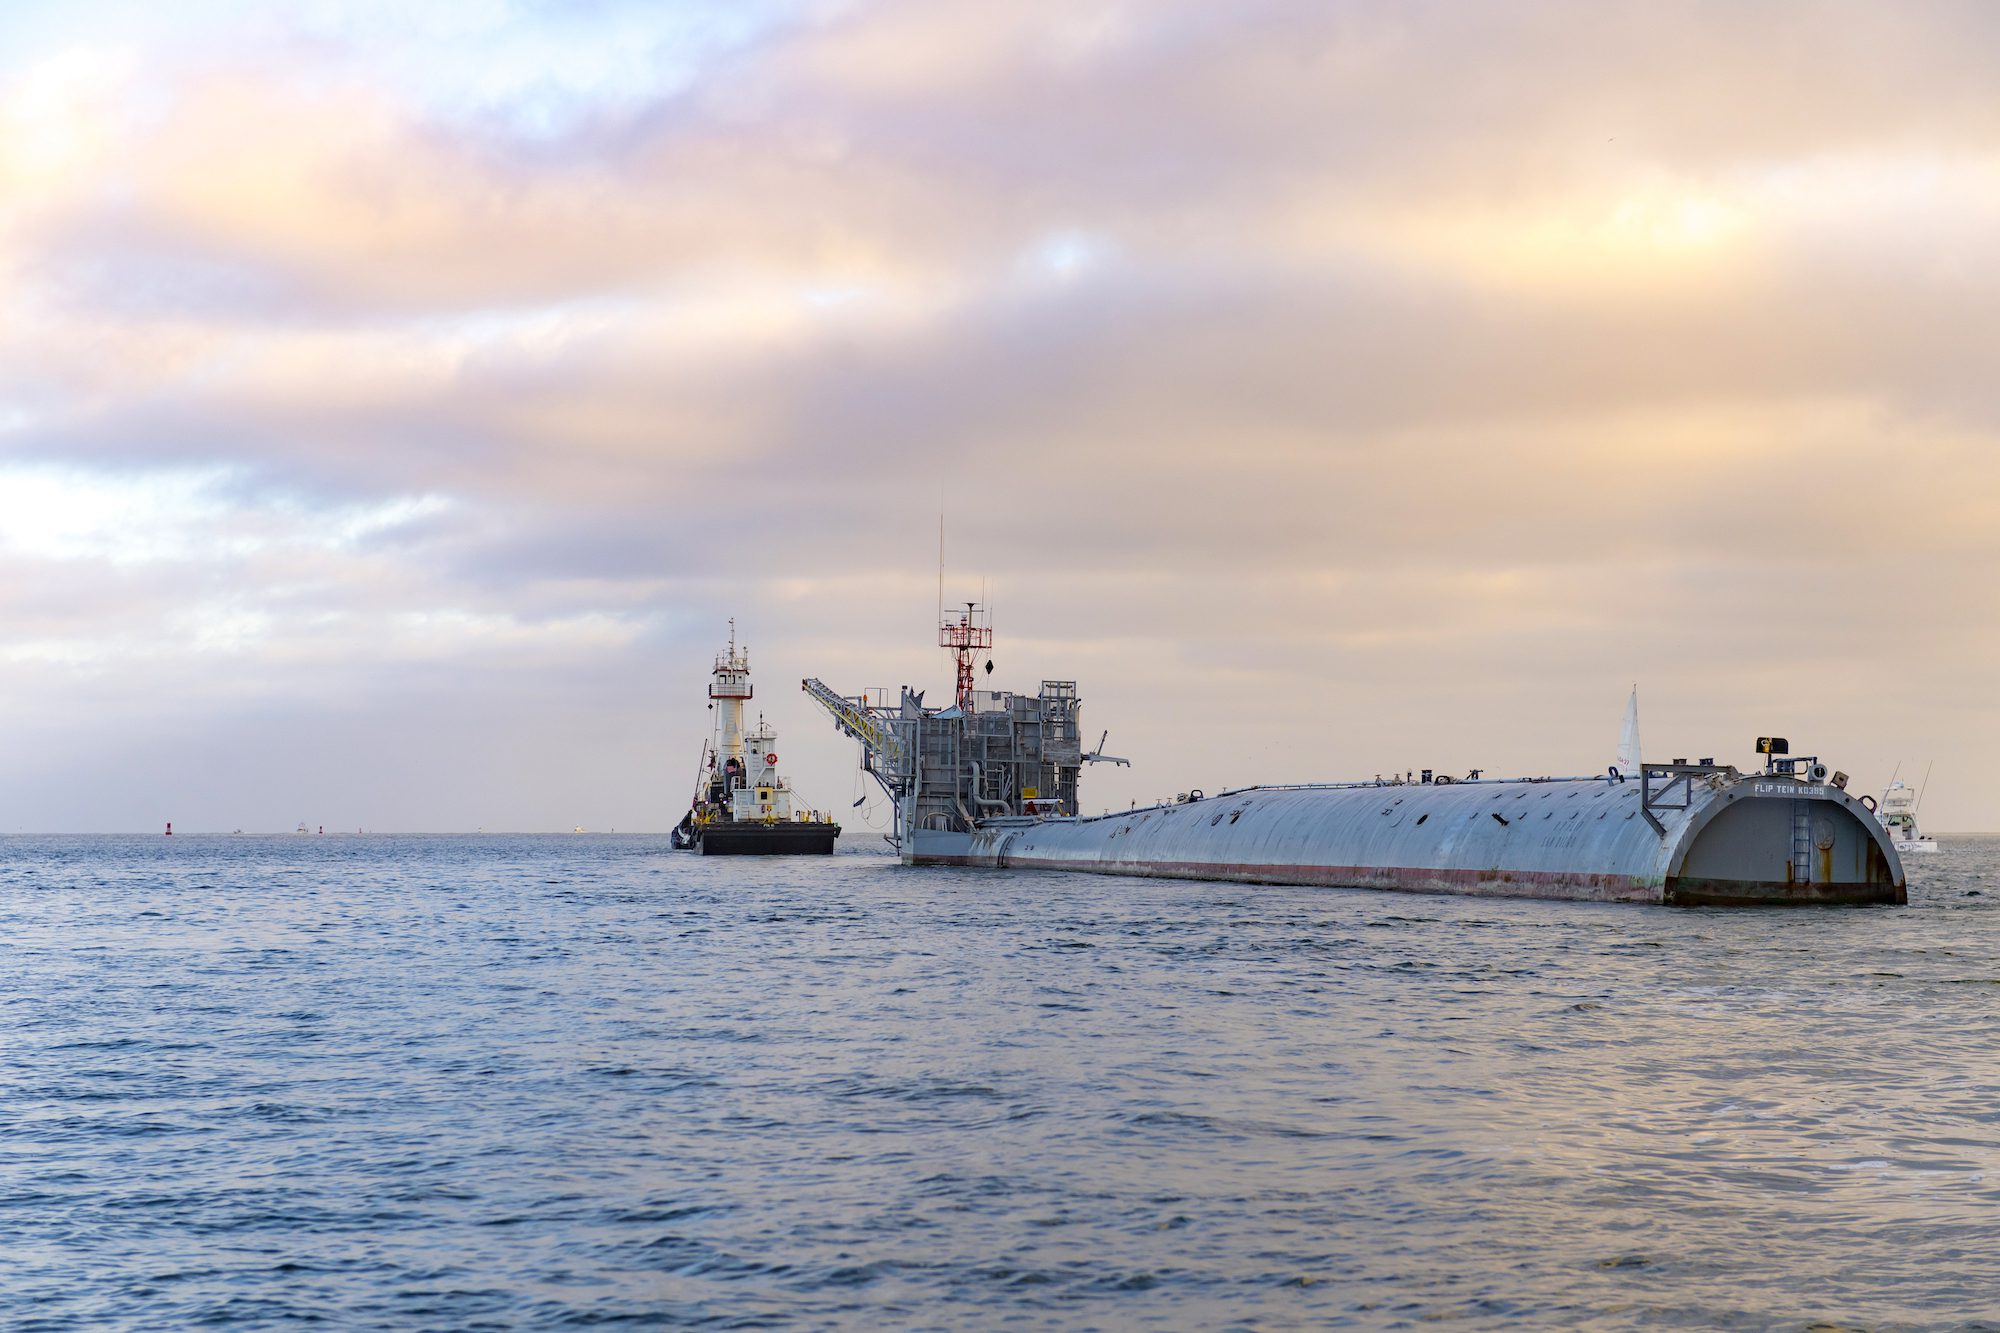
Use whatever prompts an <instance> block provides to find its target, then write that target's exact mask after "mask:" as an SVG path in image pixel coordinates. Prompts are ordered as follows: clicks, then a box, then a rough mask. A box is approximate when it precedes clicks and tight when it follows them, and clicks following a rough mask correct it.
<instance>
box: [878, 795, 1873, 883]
mask: <svg viewBox="0 0 2000 1333" xmlns="http://www.w3.org/2000/svg"><path fill="white" fill-rule="evenodd" d="M1656 786H1657V784H1656ZM1640 790H1641V784H1640V783H1639V782H1638V781H1627V782H1614V781H1607V780H1604V779H1584V780H1561V781H1548V782H1478V783H1451V784H1436V785H1432V784H1390V785H1384V786H1373V785H1369V786H1350V787H1305V788H1258V789H1253V790H1250V791H1243V792H1234V793H1227V794H1224V795H1222V796H1217V797H1213V798H1210V799H1207V800H1200V801H1192V802H1187V803H1183V804H1179V805H1168V806H1157V807H1153V808H1151V809H1147V810H1134V811H1130V812H1127V813H1124V814H1116V815H1105V816H1099V817H1097V818H1092V819H1059V820H1039V821H1029V820H995V821H992V822H990V823H987V824H984V825H982V826H980V827H979V828H977V829H976V830H974V831H973V833H972V834H971V835H970V837H966V836H965V835H963V834H960V835H955V845H953V846H951V847H949V848H947V847H946V846H945V845H944V844H943V843H942V841H941V840H940V842H939V845H938V846H936V847H927V846H926V845H925V843H926V839H925V837H924V835H923V834H922V833H919V834H918V836H917V839H916V841H915V843H914V845H913V846H912V847H911V848H910V849H909V853H910V856H911V859H913V860H917V861H953V862H958V863H960V864H967V865H985V866H996V867H1023V868H1035V869H1045V870H1079V871H1088V872H1093V873H1097V874H1111V875H1154V876H1168V877H1174V878H1188V879H1224V880H1243V881H1249V882H1255V883H1272V884H1313V885H1330V886H1341V887H1349V888H1369V889H1388V890H1396V891H1402V892H1417V893H1466V894H1488V895H1494V896H1503V897H1522V898H1568V899H1581V900H1591V901H1608V902H1641V903H1671V904H1679V905H1753V904H1804V903H1900V902H1902V901H1904V885H1903V869H1902V864H1901V862H1900V861H1899V860H1898V859H1897V857H1896V853H1895V850H1894V849H1893V848H1892V847H1891V846H1890V845H1889V842H1888V839H1887V837H1886V835H1885V834H1884V832H1883V830H1882V827H1881V825H1880V824H1879V823H1878V822H1877V821H1876V820H1875V818H1874V816H1873V815H1872V814H1870V813H1869V811H1868V810H1867V809H1865V808H1864V807H1863V806H1862V805H1860V804H1859V803H1858V802H1856V801H1854V800H1852V799H1850V798H1849V797H1848V796H1847V794H1846V793H1845V792H1843V791H1841V790H1839V789H1837V788H1834V787H1832V786H1828V785H1825V784H1812V783H1805V782H1799V781H1796V780H1793V779H1789V778H1771V777H1756V776H1752V777H1733V776H1728V775H1726V774H1725V773H1722V772H1718V773H1715V774H1713V775H1709V776H1702V777H1697V778H1696V779H1694V780H1692V781H1690V782H1689V783H1688V784H1687V786H1686V788H1685V789H1684V790H1683V791H1682V792H1681V793H1680V794H1679V795H1677V796H1675V797H1674V798H1673V799H1674V802H1675V804H1671V805H1662V804H1660V803H1658V800H1659V798H1658V797H1657V796H1656V798H1655V801H1656V803H1655V804H1654V805H1652V806H1651V807H1650V808H1649V809H1643V810H1642V802H1641V799H1640ZM1649 816H1650V817H1649ZM1654 821H1658V827H1656V826H1655V822H1654ZM1662 830H1664V831H1662Z"/></svg>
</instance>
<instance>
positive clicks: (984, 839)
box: [802, 605, 1905, 906]
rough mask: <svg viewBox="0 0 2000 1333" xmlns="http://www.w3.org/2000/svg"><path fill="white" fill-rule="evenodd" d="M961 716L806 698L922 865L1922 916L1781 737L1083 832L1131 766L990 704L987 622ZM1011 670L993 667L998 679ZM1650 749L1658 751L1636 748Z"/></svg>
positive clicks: (1879, 848)
mask: <svg viewBox="0 0 2000 1333" xmlns="http://www.w3.org/2000/svg"><path fill="white" fill-rule="evenodd" d="M939 642H940V644H941V645H943V646H944V647H946V648H949V649H951V650H952V652H953V653H954V655H955V657H956V658H957V663H958V689H957V697H956V698H955V699H954V700H953V702H952V704H951V705H950V706H949V707H947V708H925V707H924V700H923V695H922V693H920V692H918V691H915V690H912V689H910V688H909V687H907V686H905V687H904V688H903V690H902V694H901V697H900V698H899V699H898V700H897V701H896V702H895V703H890V702H889V701H888V699H887V698H886V696H881V695H873V694H863V695H858V696H843V695H841V694H839V693H837V692H835V691H834V690H832V689H830V688H829V687H827V686H826V685H825V684H823V683H821V682H820V681H818V680H814V679H808V680H806V681H804V682H802V685H803V688H804V690H805V692H806V693H807V694H809V695H811V696H812V697H813V699H814V700H815V701H816V702H818V703H819V704H820V705H821V706H822V707H823V708H825V709H826V710H827V712H828V713H830V714H831V715H832V717H833V719H834V723H835V725H836V726H838V727H839V728H840V730H842V731H844V732H845V733H847V734H848V735H849V736H852V737H854V738H855V739H856V740H857V741H859V742H860V743H861V748H862V767H863V769H864V771H865V772H867V773H868V774H869V776H871V777H873V778H874V779H875V780H876V781H877V782H878V783H880V784H881V786H882V788H883V790H884V791H885V792H887V793H888V795H889V798H890V801H891V802H892V804H893V806H894V809H895V821H896V822H895V831H894V832H893V833H892V834H891V835H890V841H891V842H892V843H893V844H894V845H895V846H896V848H897V850H898V851H899V852H900V853H901V856H902V859H903V860H904V861H905V862H907V863H909V864H913V865H924V864H933V865H937V864H946V865H971V866H988V867H994V868H1009V867H1024V868H1034V869H1040V870H1079V871H1089V872H1092V873H1096V874H1107V875H1151V876H1165V877H1171V878H1185V879H1223V880H1241V881H1246V882H1250V883H1265V884H1323V885H1330V886H1341V887H1350V888H1372V889H1391V890H1400V891H1404V892H1418V893H1465V894H1487V895H1494V896H1506V897H1536V898H1570V899H1587V900H1596V901H1618V902H1641V903H1667V904H1674V905H1680V906H1728V905H1758V904H1800V903H1901V902H1903V901H1904V897H1905V895H1904V881H1903V868H1902V862H1901V861H1900V860H1899V859H1898V858H1897V855H1896V850H1895V848H1894V847H1893V846H1892V845H1891V843H1890V840H1889V838H1888V835H1887V833H1886V832H1885V830H1884V829H1883V827H1882V825H1881V823H1879V822H1878V821H1877V820H1876V818H1875V816H1874V813H1873V812H1872V811H1871V810H1870V809H1869V808H1868V805H1867V804H1864V803H1863V802H1861V801H1858V800H1856V799H1854V798H1853V797H1850V796H1849V795H1848V794H1847V790H1846V788H1847V775H1846V774H1844V773H1833V772H1831V771H1829V769H1828V768H1827V766H1826V765H1824V764H1822V763H1820V762H1819V760H1817V759H1814V758H1792V757H1791V756H1790V753H1789V747H1788V745H1787V744H1786V742H1785V740H1784V739H1783V738H1782V737H1763V738H1760V739H1759V742H1758V752H1759V754H1760V755H1762V756H1763V759H1764V763H1763V767H1762V770H1761V771H1756V770H1752V771H1750V772H1742V771H1739V770H1738V769H1737V768H1736V767H1735V766H1733V765H1729V764H1718V763H1715V762H1714V761H1713V760H1709V759H1704V760H1701V761H1700V762H1698V763H1688V762H1687V761H1686V760H1683V759H1676V760H1674V761H1672V762H1671V763H1653V762H1646V761H1641V762H1640V763H1639V764H1638V766H1637V771H1636V772H1629V773H1628V772H1623V771H1621V770H1620V769H1618V768H1617V767H1616V766H1613V767H1612V768H1611V769H1609V770H1608V771H1607V772H1606V773H1604V774H1603V775H1601V776H1596V777H1580V778H1524V779H1514V780H1497V779H1487V780H1483V781H1482V780H1479V775H1478V773H1477V772H1475V773H1474V774H1472V776H1471V777H1470V778H1468V779H1458V780H1454V779H1453V778H1451V777H1449V776H1446V775H1439V774H1434V773H1432V772H1431V771H1429V770H1425V771H1423V773H1422V775H1421V776H1419V775H1418V774H1417V772H1415V771H1414V770H1413V771H1412V772H1410V773H1409V774H1406V775H1405V776H1404V777H1402V778H1400V779H1391V780H1389V781H1386V782H1384V781H1380V780H1377V781H1375V782H1365V783H1330V784H1320V785H1307V786H1287V787H1250V788H1243V789H1240V790H1236V791H1229V792H1224V793H1221V794H1220V795H1218V796H1215V797H1207V798H1205V797H1204V796H1203V794H1202V793H1201V792H1200V791H1199V790H1191V791H1189V792H1187V793H1184V794H1183V795H1182V796H1180V797H1179V798H1178V799H1176V800H1174V801H1172V802H1168V803H1166V804H1163V805H1158V806H1153V807H1150V808H1147V809H1135V810H1130V811H1124V812H1120V813H1116V814H1106V815H1099V816H1092V817H1085V816H1083V815H1082V814H1081V813H1080V812H1079V810H1078V808H1077V774H1078V773H1079V771H1080V770H1081V768H1082V766H1083V765H1084V764H1088V763H1096V762H1105V763H1124V762H1125V761H1124V760H1120V759H1112V758H1111V757H1110V756H1108V755H1105V754H1102V753H1100V752H1099V751H1101V749H1102V745H1103V741H1102V740H1101V739H1100V741H1099V746H1098V750H1097V751H1092V752H1089V753H1086V752H1085V751H1084V750H1083V746H1082V743H1081V740H1080V730H1079V718H1078V707H1079V704H1078V699H1077V692H1076V684H1075V682H1073V681H1062V680H1045V681H1043V682H1042V684H1041V689H1040V691H1039V692H1038V693H1036V694H1032V695H1029V694H1014V693H1009V692H1007V691H982V690H974V689H973V688H972V681H973V679H974V677H973V671H972V666H973V661H974V658H975V656H976V655H977V654H978V653H979V652H980V651H981V650H983V649H986V648H988V647H990V646H991V644H992V637H991V630H990V629H987V628H986V627H985V626H984V625H983V624H982V623H981V620H980V613H979V608H978V607H976V606H973V605H968V606H967V607H966V610H965V613H964V614H963V615H959V616H957V617H956V618H955V619H951V620H947V621H945V623H944V625H943V626H942V628H941V629H940V631H939ZM989 669H990V664H989ZM1632 748H1633V749H1635V750H1636V748H1637V747H1636V737H1635V738H1634V744H1633V746H1632Z"/></svg>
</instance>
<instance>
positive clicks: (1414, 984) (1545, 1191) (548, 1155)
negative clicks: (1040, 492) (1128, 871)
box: [0, 836, 2000, 1329]
mask: <svg viewBox="0 0 2000 1333" xmlns="http://www.w3.org/2000/svg"><path fill="white" fill-rule="evenodd" d="M0 1056H4V1058H0V1324H4V1325H5V1326H7V1327H10V1328H16V1329H72V1328H76V1329H81V1328H104V1327H110V1328H116V1327H184V1326H189V1325H196V1324H201V1325H210V1326H230V1325H233V1326H242V1327H282V1326H286V1325H290V1324H293V1323H299V1322H306V1321H317V1322H323V1323H325V1324H327V1325H329V1326H333V1327H342V1328H369V1327H384V1328H485V1327H494V1328H499V1327H523V1326H533V1327H548V1326H559V1325H565V1324H594V1323H600V1322H635V1323H640V1324H644V1323H659V1324H670V1325H680V1324H706V1325H713V1326H721V1327H730V1328H737V1327H741V1328H756V1327H775V1328H788V1327H796V1328H826V1327H853V1328H863V1327H871V1328H877V1327H889V1328H965V1327H994V1326H1000V1325H1003V1324H1004V1325H1006V1326H1008V1327H1021V1328H1036V1327H1048V1328H1064V1329H1070V1328H1106V1329H1126V1328H1147V1327H1161V1328H1169V1327H1170V1328H1227V1327H1242V1328H1288V1327H1324V1326H1329V1325H1341V1324H1347V1325H1352V1326H1356V1327H1397V1326H1408V1327H1415V1326H1419V1325H1423V1326H1429V1325H1434V1324H1437V1323H1444V1324H1447V1325H1457V1326H1470V1327H1481V1326H1498V1325H1501V1324H1532V1325H1537V1326H1546V1325H1589V1326H1591V1327H1612V1328H1616V1327H1628V1326H1629V1327H1686V1328H1709V1327H1716V1326H1722V1327H1743V1328H1765V1327H1775V1328H1804V1327H1807V1326H1810V1325H1813V1324H1816V1323H1825V1324H1839V1325H1847V1326H1877V1327H1879V1326H1884V1325H1889V1326H1912V1327H1925V1328H1929V1327H1964V1326H1975V1327H1978V1326H1985V1327H2000V840H1981V839H1958V840H1947V842H1946V848H1945V850H1944V851H1943V852H1941V853H1939V854H1938V855H1936V856H1933V857H1929V858H1926V859H1925V860H1923V861H1922V862H1920V863H1916V864H1913V865H1912V867H1911V885H1910V906H1909V907H1908V908H1904V909H1895V908H1874V909H1845V910H1840V909H1834V910H1803V911H1753V912H1744V911H1733V912H1732V911H1689V910H1674V909H1667V908H1640V907H1626V906H1603V905H1585V904H1570V903H1538V902H1497V901H1490V900H1481V899H1462V898H1429V897H1400V896H1394V895H1386V894H1379V893H1368V892H1347V891H1337V890H1325V889H1293V888H1260V887H1247V886H1241V885H1230V884H1210V883H1188V882H1172V881H1149V880H1127V879H1100V878H1095V877H1089V876H1072V875H1059V874H1039V873H1024V872H1003V873H992V872H977V871H938V870H917V869H906V868H904V867H901V866H898V865H896V864H895V863H894V862H892V861H889V860H887V859H885V858H882V857H876V856H867V855H842V856H837V857H834V858H831V859H818V860H814V859H789V860H734V859H727V858H709V859H704V858H701V857H699V856H691V855H688V854H684V853H675V852H672V851H669V850H668V849H667V847H666V844H665V841H664V839H656V838H647V837H589V836H562V837H523V838H510V837H466V838H461V837H428V838H401V837H344V838H336V837H323V838H322V837H297V836H292V837H285V838H247V837H198V836H197V837H176V838H173V839H167V838H145V839H140V838H60V839H58V838H7V839H0Z"/></svg>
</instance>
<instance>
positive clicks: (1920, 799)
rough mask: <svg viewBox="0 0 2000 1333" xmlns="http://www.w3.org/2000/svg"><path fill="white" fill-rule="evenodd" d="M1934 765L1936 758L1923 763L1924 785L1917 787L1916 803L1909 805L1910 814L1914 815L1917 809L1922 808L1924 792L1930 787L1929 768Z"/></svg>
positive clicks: (1935, 764)
mask: <svg viewBox="0 0 2000 1333" xmlns="http://www.w3.org/2000/svg"><path fill="white" fill-rule="evenodd" d="M1936 767H1937V760H1935V759H1933V760H1931V761H1930V762H1929V763H1928V764H1925V765H1924V785H1923V786H1921V787H1919V788H1917V803H1916V804H1915V805H1913V806H1911V807H1910V813H1911V814H1913V815H1914V814H1915V813H1917V811H1919V810H1921V809H1923V808H1924V793H1925V792H1927V791H1929V790H1930V789H1931V770H1932V769H1934V768H1936Z"/></svg>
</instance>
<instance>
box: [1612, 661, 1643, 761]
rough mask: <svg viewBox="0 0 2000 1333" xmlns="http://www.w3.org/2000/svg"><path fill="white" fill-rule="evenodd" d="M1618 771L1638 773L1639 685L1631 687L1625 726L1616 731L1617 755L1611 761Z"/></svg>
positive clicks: (1626, 708)
mask: <svg viewBox="0 0 2000 1333" xmlns="http://www.w3.org/2000/svg"><path fill="white" fill-rule="evenodd" d="M1611 762H1612V764H1613V765H1614V766H1616V768H1617V769H1618V771H1619V772H1620V773H1623V774H1625V775H1626V776H1627V777H1636V776H1638V773H1639V687H1638V686H1637V685H1636V684H1635V685H1634V686H1633V687H1632V697H1631V698H1630V699H1629V700H1627V701H1626V703H1625V726H1624V729H1623V730H1621V731H1620V732H1619V733H1618V757H1617V758H1616V759H1614V760H1612V761H1611Z"/></svg>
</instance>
